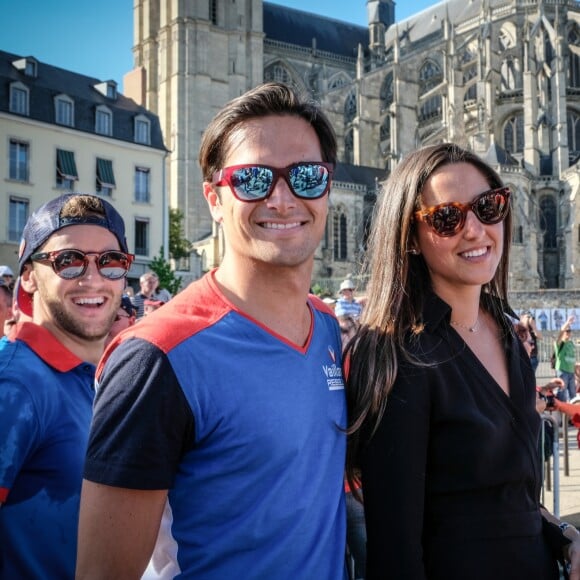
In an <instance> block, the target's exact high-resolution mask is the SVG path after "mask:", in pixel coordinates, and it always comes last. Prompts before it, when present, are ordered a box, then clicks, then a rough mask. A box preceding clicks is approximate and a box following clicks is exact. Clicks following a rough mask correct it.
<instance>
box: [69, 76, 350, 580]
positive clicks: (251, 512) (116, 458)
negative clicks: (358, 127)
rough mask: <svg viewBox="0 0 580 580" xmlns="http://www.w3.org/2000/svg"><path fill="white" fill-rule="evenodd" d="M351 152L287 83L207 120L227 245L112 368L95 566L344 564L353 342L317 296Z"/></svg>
mask: <svg viewBox="0 0 580 580" xmlns="http://www.w3.org/2000/svg"><path fill="white" fill-rule="evenodd" d="M335 160H336V140H335V137H334V133H333V130H332V127H331V125H330V123H329V122H328V120H327V119H326V117H325V116H324V115H323V114H322V113H321V112H320V111H319V110H318V109H317V108H316V107H315V106H314V105H312V104H310V103H305V102H303V101H301V100H300V99H299V98H298V97H297V95H296V94H295V93H294V92H293V91H292V90H291V89H290V88H288V87H287V86H285V85H282V84H278V83H270V84H266V85H263V86H260V87H258V88H256V89H254V90H252V91H250V92H249V93H247V94H245V95H242V96H241V97H239V98H238V99H236V100H234V101H232V102H231V103H229V104H228V105H226V107H225V108H224V109H223V110H222V111H221V112H220V113H218V115H217V116H216V118H215V119H214V120H213V121H212V122H211V123H210V125H209V126H208V128H207V129H206V132H205V134H204V137H203V140H202V146H201V153H200V161H201V166H202V171H203V175H204V186H203V187H204V195H205V197H206V200H207V202H208V205H209V210H210V212H211V214H212V216H213V218H214V220H215V221H216V222H218V223H219V224H220V226H221V227H222V230H223V238H224V244H225V255H224V259H223V261H222V263H221V265H220V267H219V268H217V269H216V270H214V271H212V272H210V273H209V274H207V275H206V276H205V277H204V278H202V279H201V280H199V281H197V282H195V283H194V284H191V285H190V286H189V287H188V288H186V289H185V290H184V291H183V292H181V293H180V294H178V295H177V296H175V297H174V298H173V299H172V300H171V301H170V302H169V303H168V304H166V305H164V306H163V307H162V308H160V309H159V310H157V311H156V312H153V313H152V314H150V315H148V316H147V317H145V318H144V319H143V320H141V321H140V322H139V323H138V324H136V325H135V326H134V327H133V328H131V329H129V330H127V331H125V332H124V333H122V334H121V335H120V336H119V337H117V338H116V339H115V340H114V341H113V343H112V344H111V346H110V347H109V348H108V350H107V351H106V353H105V356H104V358H103V360H102V363H101V365H99V370H98V371H97V381H98V388H97V398H96V403H95V415H94V419H93V424H92V427H91V435H90V439H89V446H88V452H87V463H86V468H85V482H84V484H83V493H82V500H81V515H80V525H79V559H78V569H77V571H78V578H79V579H88V578H91V579H94V578H102V579H109V578H138V577H141V575H143V574H144V573H145V576H144V577H145V578H174V577H176V576H180V577H184V578H197V579H204V580H210V579H214V580H224V579H235V578H246V579H249V578H256V579H257V578H276V579H278V580H284V579H288V580H290V579H292V580H295V579H296V578H316V579H317V580H340V579H341V578H343V574H344V571H345V566H344V561H345V559H344V556H345V535H346V534H345V520H346V518H345V507H344V490H343V470H344V459H345V443H346V441H345V439H346V438H345V432H344V428H345V426H346V406H345V397H344V384H343V379H342V370H341V341H340V333H339V328H338V324H337V321H336V318H335V317H334V315H333V313H332V311H330V310H329V309H328V307H327V306H326V305H325V304H324V303H323V302H322V301H321V300H318V299H317V298H315V297H314V296H309V295H308V289H309V287H310V283H311V276H312V269H313V264H314V253H315V251H316V248H317V247H318V244H319V242H320V239H321V237H322V235H323V233H324V229H325V226H326V217H327V213H328V193H329V189H330V184H331V175H332V169H333V163H334V162H335Z"/></svg>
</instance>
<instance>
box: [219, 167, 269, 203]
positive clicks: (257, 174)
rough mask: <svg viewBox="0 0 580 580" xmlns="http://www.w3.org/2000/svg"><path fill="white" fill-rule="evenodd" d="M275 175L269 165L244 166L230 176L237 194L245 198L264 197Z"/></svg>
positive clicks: (249, 199) (250, 199)
mask: <svg viewBox="0 0 580 580" xmlns="http://www.w3.org/2000/svg"><path fill="white" fill-rule="evenodd" d="M273 179H274V176H273V175H272V171H271V170H270V169H268V168H267V167H259V166H255V167H242V168H240V169H236V170H235V171H234V172H233V173H232V176H231V178H230V181H231V184H232V187H233V188H234V190H235V192H236V195H237V196H238V197H239V198H241V199H244V200H247V201H252V200H256V199H263V198H264V197H266V195H268V190H269V189H270V186H271V185H272V180H273Z"/></svg>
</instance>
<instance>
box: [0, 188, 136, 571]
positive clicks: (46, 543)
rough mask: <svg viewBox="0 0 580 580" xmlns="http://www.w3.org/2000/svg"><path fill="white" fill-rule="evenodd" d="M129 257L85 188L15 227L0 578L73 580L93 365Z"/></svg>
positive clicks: (1, 424)
mask: <svg viewBox="0 0 580 580" xmlns="http://www.w3.org/2000/svg"><path fill="white" fill-rule="evenodd" d="M131 261H132V256H131V255H130V254H128V253H127V243H126V241H125V229H124V224H123V220H122V218H121V216H120V215H119V214H118V213H117V212H116V210H115V209H114V208H113V206H112V205H110V204H109V203H108V202H106V201H105V200H102V199H100V198H98V197H96V196H92V195H80V194H68V195H64V196H61V197H59V198H57V199H53V200H52V201H49V202H48V203H46V204H45V205H43V206H42V207H40V208H39V209H38V210H37V211H36V212H35V213H34V214H33V215H32V216H31V217H30V219H29V220H28V222H27V224H26V226H25V228H24V232H23V239H22V242H21V245H20V255H19V267H20V277H19V279H18V294H17V303H18V307H19V309H20V310H21V312H22V314H23V316H22V319H23V321H22V322H19V323H18V324H17V325H16V326H15V327H13V328H12V330H11V333H10V337H9V338H3V339H2V340H0V441H1V442H2V443H1V444H0V505H1V508H0V578H2V579H10V580H12V579H14V578H59V579H68V578H70V579H72V578H74V572H75V562H76V545H77V542H76V539H77V528H78V511H79V501H80V490H81V481H82V467H83V463H84V456H85V451H86V443H87V438H88V432H89V425H90V420H91V408H92V403H93V393H94V388H93V383H94V376H95V369H96V364H97V362H98V360H99V357H100V356H101V354H102V352H103V349H104V342H105V338H106V337H107V335H108V333H109V329H110V327H111V324H112V323H113V320H114V318H115V315H116V313H117V308H118V307H119V303H120V301H121V294H122V292H123V287H124V285H125V280H124V278H125V276H126V274H127V271H128V269H129V267H130V265H131Z"/></svg>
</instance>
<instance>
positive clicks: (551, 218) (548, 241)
mask: <svg viewBox="0 0 580 580" xmlns="http://www.w3.org/2000/svg"><path fill="white" fill-rule="evenodd" d="M540 229H541V230H542V232H544V249H545V250H554V249H556V248H557V247H558V235H557V234H558V229H557V215H556V202H555V200H554V198H553V197H552V196H551V195H545V196H544V197H542V199H541V200H540Z"/></svg>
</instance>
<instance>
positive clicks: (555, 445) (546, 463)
mask: <svg viewBox="0 0 580 580" xmlns="http://www.w3.org/2000/svg"><path fill="white" fill-rule="evenodd" d="M541 417H542V431H541V445H540V449H541V450H542V503H544V497H545V496H544V493H545V491H552V494H553V498H554V506H553V508H552V513H553V514H554V515H555V516H556V517H557V518H559V517H560V433H559V427H558V420H557V419H556V417H554V416H553V415H549V414H547V413H542V415H541ZM546 422H548V423H551V425H552V428H553V429H554V439H553V442H552V457H551V458H547V459H545V458H544V439H545V433H546V427H545V424H546ZM562 424H563V425H564V426H565V427H564V433H563V436H564V445H565V446H566V447H567V446H568V432H567V431H568V429H567V425H568V420H567V417H566V415H562ZM565 457H566V458H567V453H566V455H565ZM550 464H552V472H553V478H554V479H553V486H552V479H551V477H550ZM566 475H568V474H566ZM552 488H553V489H552Z"/></svg>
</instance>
